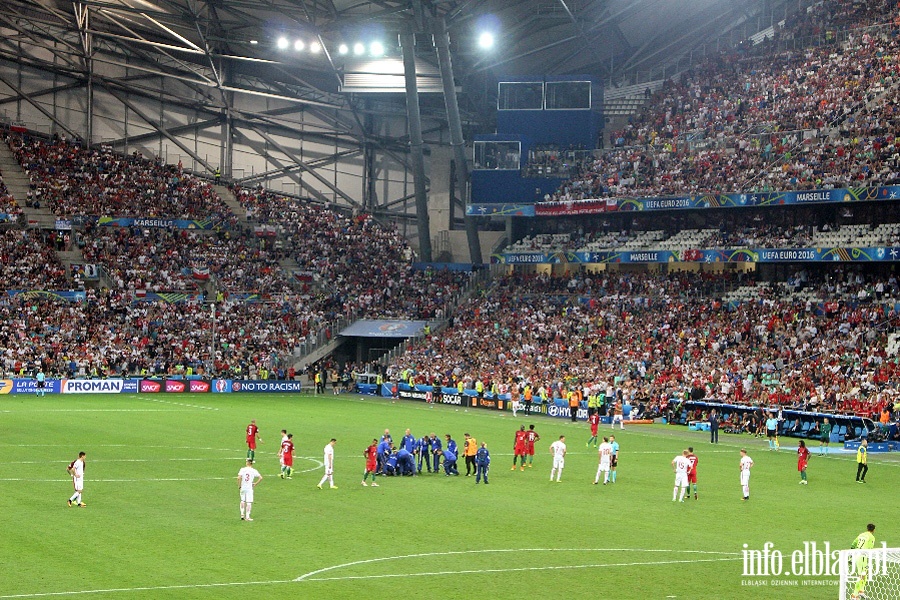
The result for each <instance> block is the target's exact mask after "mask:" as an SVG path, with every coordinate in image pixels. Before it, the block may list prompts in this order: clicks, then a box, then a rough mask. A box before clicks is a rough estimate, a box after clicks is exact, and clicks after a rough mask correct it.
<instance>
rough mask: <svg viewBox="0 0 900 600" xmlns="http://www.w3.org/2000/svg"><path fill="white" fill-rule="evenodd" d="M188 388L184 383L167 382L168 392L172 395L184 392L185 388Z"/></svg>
mask: <svg viewBox="0 0 900 600" xmlns="http://www.w3.org/2000/svg"><path fill="white" fill-rule="evenodd" d="M186 387H187V386H186V385H184V382H183V381H174V380H172V379H167V380H166V392H167V393H170V394H179V393H181V392H183V391H184V388H186Z"/></svg>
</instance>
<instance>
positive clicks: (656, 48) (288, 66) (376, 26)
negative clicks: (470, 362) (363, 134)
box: [0, 0, 797, 106]
mask: <svg viewBox="0 0 900 600" xmlns="http://www.w3.org/2000/svg"><path fill="white" fill-rule="evenodd" d="M788 4H790V5H791V6H792V7H794V8H796V6H797V3H796V2H787V0H750V1H746V2H733V1H732V0H690V1H685V0H523V1H518V2H517V1H511V0H412V1H411V2H410V1H401V2H398V1H394V0H377V1H372V2H365V1H361V0H215V1H201V0H87V1H83V2H77V1H76V2H69V1H64V0H6V1H4V2H3V3H2V4H0V26H2V27H3V28H4V29H7V30H8V31H10V32H13V35H10V36H7V37H5V39H3V40H2V42H0V57H5V58H8V59H10V60H21V59H22V58H23V55H22V52H23V51H22V48H21V46H20V44H21V45H24V46H26V47H31V48H34V47H38V48H42V49H43V50H44V51H45V52H42V53H39V52H26V53H25V54H26V56H25V58H26V59H27V61H28V62H32V63H35V62H43V63H44V66H45V67H47V68H52V69H53V70H63V71H69V72H70V73H71V74H78V73H80V72H83V69H84V61H82V60H79V55H81V54H83V51H84V48H85V46H84V44H83V40H84V36H85V35H89V36H91V37H92V41H93V43H94V46H93V48H94V52H95V59H96V60H101V61H110V62H112V63H122V62H126V59H125V57H127V63H128V64H129V66H130V67H131V68H134V69H138V68H145V69H150V70H152V71H155V72H156V73H157V74H165V75H168V76H170V77H173V78H180V79H181V80H182V81H192V82H197V83H198V84H201V85H204V86H207V87H221V86H222V85H229V83H228V82H227V81H224V80H225V79H236V80H240V79H244V80H245V81H244V83H245V84H251V85H252V88H251V89H253V90H255V91H257V92H262V93H270V94H285V95H288V96H297V97H298V98H302V99H306V100H307V101H309V102H310V103H312V102H319V103H323V104H324V105H327V106H335V105H337V106H340V105H342V104H343V103H342V101H340V100H339V99H337V98H335V97H332V96H331V95H330V94H334V93H336V92H337V91H338V89H339V80H340V74H341V70H342V62H343V61H342V60H341V58H340V56H339V52H338V47H339V46H340V44H342V43H346V44H349V45H352V44H353V43H354V42H355V41H357V40H375V39H378V40H380V41H382V42H383V44H384V45H385V47H386V51H387V54H391V52H392V51H393V49H394V48H395V47H396V46H397V34H398V33H399V32H401V31H407V30H409V29H410V28H412V29H414V30H416V31H418V32H427V31H430V29H431V26H430V23H431V20H432V18H433V17H439V18H444V19H445V20H446V22H447V26H448V29H449V30H450V34H451V40H452V42H453V45H454V50H455V51H456V52H455V60H456V61H457V65H456V67H457V74H458V77H457V78H458V79H460V78H461V77H460V75H465V76H475V75H477V74H479V73H491V74H492V75H493V76H495V77H496V76H502V75H510V74H531V75H534V74H538V75H543V74H551V75H554V74H566V73H578V74H592V75H596V76H597V77H598V78H601V79H609V78H615V77H621V76H623V75H624V74H626V73H628V72H632V71H635V70H644V71H647V72H651V71H653V70H654V69H656V68H658V67H660V66H661V65H671V64H674V63H677V61H678V60H679V59H682V58H684V57H687V56H689V55H690V54H691V53H692V52H693V51H696V50H698V49H700V48H703V47H704V46H708V45H709V44H713V45H714V44H715V43H716V40H717V39H718V38H720V37H721V36H723V35H728V33H729V32H731V31H733V30H734V29H735V28H739V29H741V31H742V33H744V34H752V33H755V32H756V31H758V30H759V29H762V28H764V27H765V26H766V25H767V24H768V23H769V22H770V19H771V16H772V15H774V16H775V20H778V19H780V18H782V17H783V15H784V10H786V5H788ZM763 13H765V14H767V15H769V16H768V17H763V18H762V19H760V18H759V17H760V15H762V14H763ZM485 29H490V30H492V31H493V33H494V34H495V35H496V38H497V43H496V46H495V47H494V48H493V49H492V50H491V51H489V52H484V51H480V50H479V49H478V48H477V44H476V38H477V36H478V34H479V33H480V31H482V30H485ZM280 37H284V38H285V39H286V40H287V41H288V43H289V47H288V48H285V49H279V48H277V40H278V38H280ZM296 40H302V41H303V45H304V51H303V52H299V51H294V49H293V44H294V43H295V41H296ZM313 43H318V44H320V45H321V46H320V48H321V50H319V51H318V52H316V53H313V52H310V45H311V44H313ZM223 70H228V71H229V73H228V74H227V77H226V76H225V75H223V73H221V72H220V71H223ZM148 72H149V71H148Z"/></svg>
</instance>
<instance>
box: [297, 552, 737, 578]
mask: <svg viewBox="0 0 900 600" xmlns="http://www.w3.org/2000/svg"><path fill="white" fill-rule="evenodd" d="M516 552H646V553H672V554H701V555H703V554H707V555H708V554H715V555H727V556H729V557H735V558H729V559H727V560H740V558H738V557H741V556H742V555H741V554H740V553H738V552H719V551H713V550H668V549H660V548H496V549H480V550H451V551H447V552H424V553H418V554H404V555H401V556H380V557H377V558H367V559H364V560H355V561H352V562H348V563H342V564H339V565H332V566H330V567H323V568H321V569H316V570H315V571H310V572H309V573H304V574H303V575H301V576H300V577H298V578H297V579H296V581H304V580H306V579H311V578H312V577H314V576H316V575H319V574H321V573H326V572H328V571H336V570H338V569H344V568H347V567H356V566H360V565H368V564H372V563H377V562H388V561H395V560H405V559H409V558H423V557H430V556H458V555H465V554H506V553H516ZM717 560H718V559H717ZM669 562H671V563H672V564H675V563H678V562H692V561H669ZM642 564H644V563H642ZM645 564H657V563H645ZM658 564H667V563H666V562H661V563H658ZM593 566H603V565H593ZM610 566H616V565H610ZM553 568H557V567H553ZM566 568H572V566H571V565H569V566H566ZM579 568H588V566H587V565H586V566H582V567H579ZM510 570H512V571H516V570H518V571H521V570H529V568H517V569H500V570H493V571H484V572H504V571H510ZM464 572H480V571H460V573H464ZM425 574H427V573H410V574H404V575H403V576H408V577H415V576H418V575H425ZM434 574H451V572H449V571H448V572H447V573H434ZM375 577H386V575H378V576H375ZM358 578H363V579H365V578H368V576H358ZM328 579H343V578H341V577H337V578H328ZM315 580H316V581H324V580H326V578H321V577H317V578H316V579H315Z"/></svg>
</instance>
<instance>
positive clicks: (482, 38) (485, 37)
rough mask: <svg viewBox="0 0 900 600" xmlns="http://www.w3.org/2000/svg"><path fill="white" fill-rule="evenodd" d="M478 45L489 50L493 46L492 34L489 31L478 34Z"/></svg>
mask: <svg viewBox="0 0 900 600" xmlns="http://www.w3.org/2000/svg"><path fill="white" fill-rule="evenodd" d="M478 47H479V48H481V49H482V50H490V49H491V48H493V47H494V34H493V33H491V32H490V31H483V32H481V35H479V36H478Z"/></svg>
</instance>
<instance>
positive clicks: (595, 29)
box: [0, 0, 805, 222]
mask: <svg viewBox="0 0 900 600" xmlns="http://www.w3.org/2000/svg"><path fill="white" fill-rule="evenodd" d="M804 1H805V0H804ZM799 7H800V5H799V4H798V3H797V2H796V0H745V1H742V2H734V1H733V0H521V1H514V0H405V1H397V0H374V1H363V0H212V1H204V0H83V1H77V0H76V1H74V2H71V1H64V0H3V2H0V89H2V90H3V92H4V93H6V95H5V96H2V97H0V115H2V114H4V113H5V112H6V110H7V109H8V108H9V107H10V106H13V105H15V104H16V103H19V104H21V103H23V102H27V103H29V104H30V105H31V107H32V108H33V109H34V111H38V112H40V113H41V114H42V115H43V117H46V119H47V120H48V121H52V122H53V123H54V125H55V130H58V131H65V132H68V133H71V134H73V135H84V134H85V132H84V131H78V132H75V131H72V129H73V128H74V126H73V125H72V120H71V119H70V120H69V122H68V124H66V122H64V119H61V118H60V117H59V115H56V114H54V113H55V112H56V107H55V104H54V105H53V107H50V105H49V102H50V101H51V100H50V99H51V97H52V98H53V100H52V101H53V102H54V103H55V99H56V97H57V95H58V94H60V93H66V92H80V91H82V90H84V89H87V90H88V91H89V92H90V90H91V89H93V88H97V89H100V90H102V92H103V94H102V96H101V97H102V98H103V99H105V101H107V102H110V98H112V99H114V101H115V102H114V103H111V104H109V105H108V106H107V107H104V109H105V110H106V112H107V114H115V113H117V112H122V111H123V110H124V109H123V108H122V105H124V106H125V107H127V108H128V109H130V113H131V114H132V115H137V117H136V118H135V120H136V121H140V124H141V125H142V126H143V127H145V129H146V128H147V127H149V128H150V130H149V131H146V132H138V133H137V134H134V133H130V134H129V132H128V131H123V132H122V133H121V134H120V137H119V138H118V139H110V138H104V139H103V141H104V142H106V143H109V144H111V145H113V146H114V147H117V148H119V147H121V148H134V147H135V145H137V144H149V143H151V142H152V141H154V140H159V141H160V144H162V141H163V138H166V139H167V140H168V142H167V143H171V144H174V145H175V146H177V147H178V148H179V149H180V150H179V152H182V153H184V154H185V155H189V156H190V157H191V159H192V160H193V162H194V164H195V165H202V168H203V169H205V170H206V171H208V172H210V173H212V172H213V170H214V169H213V162H214V161H212V160H210V159H207V158H206V157H205V156H202V155H201V154H200V153H199V152H197V151H196V149H195V148H193V147H192V144H191V143H190V140H188V141H185V139H186V138H185V137H181V136H190V135H191V134H197V133H198V132H201V131H204V130H206V131H207V132H209V133H211V134H215V132H216V131H217V128H219V127H225V126H229V127H230V126H233V127H234V129H235V131H237V132H240V133H243V134H244V135H243V136H242V137H241V136H238V135H237V134H236V135H235V136H234V137H235V138H236V139H238V138H239V139H240V140H243V143H245V147H249V148H250V150H251V151H252V152H255V153H257V154H258V155H259V156H260V157H263V158H264V159H265V161H266V163H265V164H266V165H274V167H271V166H269V167H268V169H267V170H264V171H261V172H256V173H253V174H251V175H246V176H243V177H234V180H235V181H237V182H239V183H242V184H254V185H255V184H256V183H262V184H263V185H267V186H268V185H269V184H274V185H276V186H277V184H278V181H277V180H279V179H281V181H282V182H287V183H288V184H290V185H296V186H299V187H298V188H297V189H299V190H301V193H303V194H304V195H309V196H310V197H314V198H317V199H319V200H322V201H335V202H341V203H346V204H350V205H355V206H364V207H365V208H366V209H367V210H371V211H373V212H375V213H376V214H384V215H386V216H389V217H392V218H398V219H402V218H405V219H407V220H408V221H410V222H411V221H412V220H414V217H413V215H411V214H408V213H405V212H404V210H405V209H404V208H403V207H405V206H406V205H407V204H408V200H409V198H410V196H409V195H408V193H407V192H405V191H403V192H401V193H399V194H398V193H394V192H393V191H392V192H391V193H390V194H389V193H387V192H379V191H377V190H376V186H375V185H374V184H373V183H372V181H374V180H376V179H377V177H378V173H377V172H376V171H377V169H378V168H379V167H378V166H377V165H375V164H374V162H370V163H368V164H369V166H367V167H366V168H367V169H368V170H367V171H366V173H367V175H365V176H364V177H363V179H365V181H366V182H367V183H364V184H363V186H362V198H360V194H359V193H358V191H353V190H345V189H341V185H342V184H340V183H339V182H337V181H336V179H337V175H336V173H337V169H338V165H339V164H345V163H346V161H357V163H358V162H359V161H360V160H361V158H360V157H366V156H370V155H371V154H372V153H379V154H380V155H381V156H387V157H389V159H390V161H393V162H392V164H397V165H400V166H401V169H406V172H407V173H408V172H409V162H408V160H407V153H408V151H409V144H408V139H407V137H406V132H405V131H402V128H400V127H398V128H395V129H390V128H387V127H385V128H384V129H379V128H378V126H377V125H373V122H374V120H375V119H376V118H379V119H381V118H390V117H396V118H398V119H401V120H403V119H405V117H406V112H405V99H404V97H403V95H402V94H380V95H379V96H378V97H375V96H374V95H373V94H348V93H341V89H342V86H343V85H344V83H345V82H344V79H345V77H346V76H347V75H348V74H349V73H350V72H351V71H354V72H355V74H357V75H363V76H364V77H362V78H359V77H357V78H356V79H354V82H356V83H359V82H360V81H361V82H362V85H363V86H364V85H366V79H365V76H368V75H371V74H372V72H373V71H378V70H379V69H381V68H382V67H384V68H391V69H394V72H395V73H396V69H397V63H398V62H399V58H398V57H399V49H398V36H399V34H400V33H407V34H408V33H411V32H414V33H415V40H416V45H417V53H416V62H417V69H420V70H419V73H420V76H422V74H423V73H424V74H425V75H424V76H428V77H430V78H431V81H432V83H433V82H434V81H435V77H434V73H435V72H436V69H437V65H436V62H437V60H436V56H435V52H434V50H433V48H432V46H431V44H432V38H431V36H430V35H429V34H430V32H433V31H434V30H435V28H436V27H439V26H440V25H441V24H445V25H446V28H447V31H448V32H449V36H450V40H451V52H452V55H453V66H454V74H455V79H456V83H457V85H458V87H459V88H460V89H461V90H462V92H463V93H462V95H461V96H460V100H459V102H460V111H461V113H462V121H463V127H464V128H466V130H467V134H470V133H473V132H479V133H480V132H485V131H491V130H492V122H493V118H494V113H495V108H496V104H495V101H494V96H495V94H496V91H497V86H496V81H497V80H498V79H499V78H501V77H505V76H522V75H537V76H541V75H565V74H579V75H591V76H594V77H595V78H597V79H598V80H600V81H603V82H604V83H610V82H612V83H613V84H615V85H618V84H621V83H628V82H630V81H634V80H635V79H636V77H635V74H636V73H643V74H644V75H643V76H642V77H640V78H639V79H638V81H639V82H643V81H650V80H653V79H660V78H662V76H663V75H671V74H673V73H675V72H677V71H678V70H680V69H683V68H686V67H687V65H688V64H689V62H688V59H689V58H691V57H692V56H693V58H697V57H698V56H699V55H700V54H701V53H702V52H704V51H707V50H709V49H715V48H717V47H718V45H719V43H720V42H723V43H725V44H728V43H729V42H731V41H735V42H736V41H740V40H742V39H746V37H748V36H749V35H752V34H754V33H756V32H758V31H760V30H761V29H764V28H765V27H767V26H768V25H769V24H770V23H771V22H772V21H773V20H774V21H778V20H780V19H781V18H783V17H784V15H785V14H786V13H785V11H786V10H798V9H799ZM485 30H490V31H492V33H493V34H494V36H495V41H496V43H495V45H494V47H493V48H491V49H490V50H488V51H485V50H483V49H480V48H479V47H478V44H477V41H478V36H479V35H480V34H481V33H482V32H483V31H485ZM373 42H379V43H380V44H381V45H382V47H383V52H384V56H383V57H382V58H378V60H372V61H369V63H368V65H366V64H363V65H354V64H353V62H352V61H353V60H354V59H362V58H364V57H365V56H366V55H367V54H368V53H370V52H371V50H372V49H373V48H372V44H373ZM342 46H344V47H343V48H342ZM357 46H358V47H359V56H356V54H357V48H356V47H357ZM342 51H343V52H342ZM391 61H393V63H392V64H388V63H390V62H391ZM382 63H383V64H382ZM385 65H387V66H385ZM23 69H27V70H29V77H30V79H28V80H27V81H26V82H25V84H23V82H22V77H21V71H22V70H23ZM401 72H402V71H401ZM392 77H393V81H394V83H395V84H396V82H397V81H398V80H400V81H402V78H398V77H397V76H396V75H393V76H392ZM390 78H391V76H385V77H382V78H381V79H380V80H379V79H378V78H377V77H376V78H375V79H376V80H377V81H376V83H379V82H380V83H383V82H384V80H386V79H390ZM356 89H359V87H357V88H356ZM7 90H10V91H7ZM397 91H399V89H398V90H397ZM83 97H84V98H92V97H93V93H92V92H91V93H88V94H86V95H84V96H83ZM241 98H244V99H252V98H264V99H265V100H266V103H267V106H264V107H263V108H258V107H256V106H250V104H251V103H249V102H243V103H242V102H241ZM139 100H144V101H146V102H144V103H143V104H142V103H141V102H140V101H139ZM151 101H152V102H158V103H160V104H162V105H169V106H171V107H172V108H173V109H177V110H180V111H181V112H182V114H188V115H190V117H189V118H188V119H187V121H186V120H185V118H182V119H181V120H178V119H173V118H169V119H168V121H167V122H164V118H163V113H165V114H166V115H168V113H169V111H166V110H164V109H157V113H158V114H154V113H153V111H152V110H148V109H147V106H148V103H149V102H151ZM269 101H272V102H271V105H268V103H269ZM81 102H82V100H81V99H79V100H77V101H76V103H81ZM87 102H89V104H88V105H87V108H86V109H85V110H86V111H87V112H96V111H93V110H92V106H93V105H92V104H91V103H92V102H93V101H92V100H89V101H87ZM420 102H421V112H422V118H423V120H424V121H425V126H424V133H425V136H426V140H425V141H426V143H446V140H447V139H448V135H447V123H446V113H445V109H444V104H443V99H442V96H441V95H440V94H431V95H429V94H423V98H422V100H421V101H420ZM248 107H249V108H248ZM66 110H68V108H66ZM173 112H176V111H174V110H173ZM91 121H92V120H91V119H86V122H87V124H86V125H85V127H86V134H87V137H89V138H91V140H92V141H98V140H97V139H96V136H94V135H92V134H91V129H90V128H91V127H92V125H91ZM126 129H127V128H126ZM277 134H283V135H285V136H287V137H290V138H292V139H295V140H299V141H302V142H305V143H307V146H305V147H304V152H305V155H304V156H301V155H300V154H299V153H298V152H297V151H295V150H294V149H292V148H287V147H285V146H284V145H283V144H281V145H280V144H279V143H278V138H277ZM215 135H216V136H218V134H215ZM273 135H275V137H273ZM179 138H180V139H179ZM195 139H196V138H195ZM220 139H228V138H226V136H224V135H223V136H221V138H220ZM281 139H284V138H281ZM316 145H317V146H316ZM311 146H315V147H313V148H311ZM230 154H231V152H230V150H225V151H224V152H223V156H229V155H230ZM176 160H177V159H176ZM228 160H230V159H228ZM368 160H370V161H373V160H374V159H371V158H369V159H368ZM223 164H225V165H226V167H227V168H228V169H226V170H225V173H226V175H227V174H228V173H229V172H230V166H231V165H230V162H227V161H225V159H223ZM329 166H330V168H332V169H333V172H334V174H335V175H334V179H333V180H329V178H327V177H324V176H322V175H320V174H319V173H318V172H317V171H318V170H320V169H322V168H326V167H329ZM368 173H372V174H373V175H371V176H369V175H368ZM305 175H309V176H305ZM396 179H400V180H402V179H408V177H404V176H401V177H399V178H396ZM291 182H292V183H291ZM284 189H286V188H284ZM379 194H381V196H383V197H379ZM454 201H458V200H454Z"/></svg>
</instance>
